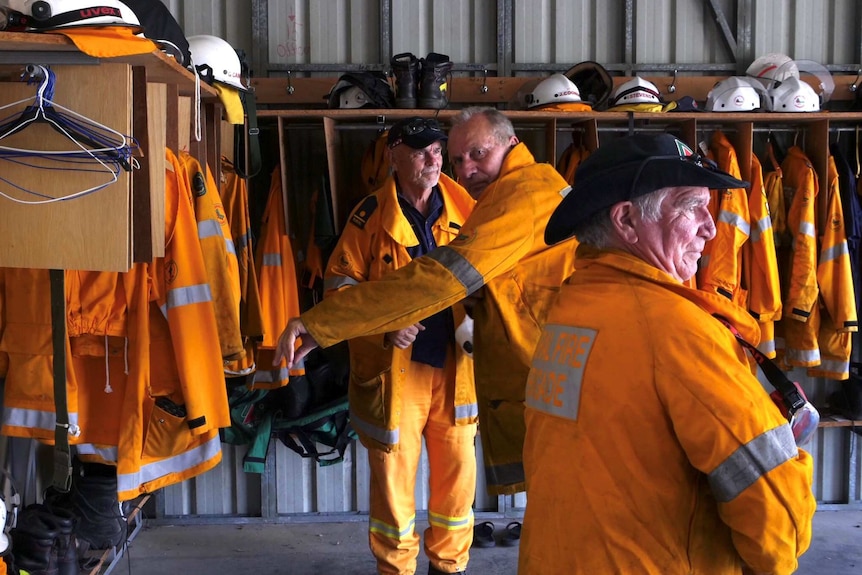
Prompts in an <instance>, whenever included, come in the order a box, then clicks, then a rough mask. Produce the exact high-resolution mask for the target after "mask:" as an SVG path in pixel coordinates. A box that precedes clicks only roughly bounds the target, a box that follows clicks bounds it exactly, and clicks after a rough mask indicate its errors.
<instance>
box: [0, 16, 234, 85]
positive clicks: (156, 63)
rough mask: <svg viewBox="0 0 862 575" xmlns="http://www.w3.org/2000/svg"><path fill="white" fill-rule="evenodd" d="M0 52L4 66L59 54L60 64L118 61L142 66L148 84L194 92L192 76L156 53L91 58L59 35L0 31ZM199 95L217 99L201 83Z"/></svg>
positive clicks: (43, 59) (171, 59) (175, 63)
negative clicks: (171, 86) (158, 84)
mask: <svg viewBox="0 0 862 575" xmlns="http://www.w3.org/2000/svg"><path fill="white" fill-rule="evenodd" d="M0 53H6V54H5V55H4V57H3V63H5V64H11V63H19V64H21V63H24V64H29V63H33V64H40V63H43V62H44V63H47V64H51V63H54V62H50V60H51V56H50V54H51V53H57V54H62V55H63V58H62V60H61V62H60V63H64V64H69V63H74V64H87V63H90V64H99V63H103V62H120V63H124V64H131V65H132V66H144V67H145V68H146V69H147V81H148V82H158V83H163V84H174V85H176V86H177V87H178V88H179V93H180V94H181V95H194V93H195V75H194V74H192V73H191V72H190V71H189V70H187V69H185V68H183V67H182V66H180V65H179V64H178V63H177V62H176V61H175V60H174V59H173V58H171V57H169V56H166V55H165V54H164V53H163V52H161V51H160V50H156V51H154V52H150V53H149V54H136V55H133V56H118V57H116V58H94V57H92V56H88V55H86V54H84V53H82V52H80V51H79V50H78V47H77V46H75V44H74V43H73V42H72V41H71V40H70V39H69V38H67V37H66V36H63V35H61V34H42V33H31V32H0ZM30 53H33V58H35V59H39V60H40V61H36V62H29V61H28V60H29V58H30V57H29V56H28V54H30ZM11 54H14V55H11ZM200 92H201V97H202V98H217V97H218V92H216V91H215V89H214V88H213V87H212V86H210V85H209V84H207V83H205V82H201V85H200Z"/></svg>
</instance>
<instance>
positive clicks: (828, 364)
mask: <svg viewBox="0 0 862 575" xmlns="http://www.w3.org/2000/svg"><path fill="white" fill-rule="evenodd" d="M812 369H816V370H817V371H827V372H829V373H841V374H848V375H849V372H850V361H849V360H848V361H841V360H840V359H824V360H821V361H820V365H819V366H817V367H815V368H812Z"/></svg>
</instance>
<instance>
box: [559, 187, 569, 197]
mask: <svg viewBox="0 0 862 575" xmlns="http://www.w3.org/2000/svg"><path fill="white" fill-rule="evenodd" d="M571 191H572V186H566V187H565V188H563V189H562V190H560V197H561V198H563V199H566V196H568V195H569V192H571Z"/></svg>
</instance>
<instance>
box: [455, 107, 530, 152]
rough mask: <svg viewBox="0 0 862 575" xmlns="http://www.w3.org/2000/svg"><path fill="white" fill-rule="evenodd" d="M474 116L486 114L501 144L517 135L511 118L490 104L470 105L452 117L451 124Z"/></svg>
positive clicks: (506, 142) (460, 122)
mask: <svg viewBox="0 0 862 575" xmlns="http://www.w3.org/2000/svg"><path fill="white" fill-rule="evenodd" d="M474 116H484V117H485V119H486V120H488V124H490V125H491V134H492V135H493V136H494V139H495V140H497V141H498V142H500V143H501V144H508V143H509V141H510V140H511V139H512V138H513V137H514V136H515V127H514V126H513V125H512V122H511V120H509V118H507V117H506V115H505V114H503V113H502V112H501V111H500V110H498V109H497V108H491V107H489V106H469V107H467V108H463V109H462V110H459V111H458V113H457V114H455V116H453V117H452V119H451V120H450V124H451V125H452V127H453V128H454V127H455V126H459V125H461V124H463V123H465V122H467V121H468V120H470V119H471V118H473V117H474Z"/></svg>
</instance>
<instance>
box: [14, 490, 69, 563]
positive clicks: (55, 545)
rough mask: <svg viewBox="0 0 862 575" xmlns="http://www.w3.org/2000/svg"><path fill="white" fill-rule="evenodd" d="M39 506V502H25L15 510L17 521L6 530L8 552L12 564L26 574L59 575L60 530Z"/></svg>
mask: <svg viewBox="0 0 862 575" xmlns="http://www.w3.org/2000/svg"><path fill="white" fill-rule="evenodd" d="M43 510H44V508H43V507H42V506H41V505H28V506H27V507H25V508H24V509H22V510H21V511H20V512H19V513H18V524H17V525H16V527H15V529H13V530H12V531H11V533H10V535H11V536H12V553H13V554H14V556H15V565H16V567H17V568H18V569H23V570H26V571H27V572H28V573H30V575H59V574H58V567H57V553H58V549H59V539H60V530H59V529H58V528H57V526H56V525H54V523H53V522H52V521H49V520H47V517H46V514H45V513H44V511H43Z"/></svg>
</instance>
